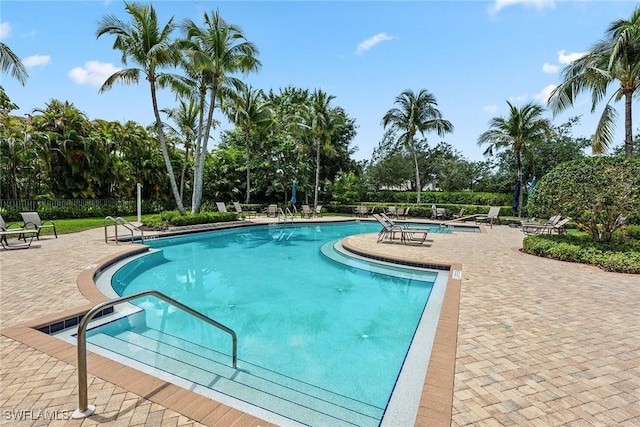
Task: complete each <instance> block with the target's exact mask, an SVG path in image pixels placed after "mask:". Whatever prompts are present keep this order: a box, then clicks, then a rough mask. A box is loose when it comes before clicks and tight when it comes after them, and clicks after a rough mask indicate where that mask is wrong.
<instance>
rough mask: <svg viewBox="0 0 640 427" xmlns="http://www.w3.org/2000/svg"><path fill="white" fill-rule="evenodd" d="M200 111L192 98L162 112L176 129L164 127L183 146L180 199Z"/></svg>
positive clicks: (182, 193) (182, 195)
mask: <svg viewBox="0 0 640 427" xmlns="http://www.w3.org/2000/svg"><path fill="white" fill-rule="evenodd" d="M200 111H202V109H201V108H200V107H199V106H198V105H197V103H196V101H194V100H193V98H188V99H184V98H181V99H180V100H179V105H178V107H177V108H167V109H163V110H162V112H163V113H165V114H166V115H167V117H168V118H170V119H172V120H173V121H174V123H175V125H176V128H173V127H171V126H169V125H166V126H167V127H168V128H169V129H170V131H171V132H173V133H174V134H175V135H177V136H178V138H180V140H181V141H182V145H184V163H183V165H182V172H181V173H180V198H182V197H184V182H185V176H186V173H187V165H188V164H189V153H190V150H191V147H192V146H193V143H194V141H195V140H196V137H197V135H198V116H199V113H200Z"/></svg>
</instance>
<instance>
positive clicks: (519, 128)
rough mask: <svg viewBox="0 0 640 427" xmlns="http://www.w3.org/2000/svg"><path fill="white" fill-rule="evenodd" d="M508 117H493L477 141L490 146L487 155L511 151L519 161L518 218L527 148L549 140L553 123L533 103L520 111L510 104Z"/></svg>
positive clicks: (539, 107)
mask: <svg viewBox="0 0 640 427" xmlns="http://www.w3.org/2000/svg"><path fill="white" fill-rule="evenodd" d="M507 105H509V117H507V118H504V117H494V118H493V119H491V121H490V122H489V123H490V125H489V127H490V129H489V130H488V131H486V132H483V133H482V135H480V137H478V145H484V144H489V145H488V147H487V149H486V150H485V151H484V154H485V155H490V156H492V155H493V153H494V152H495V151H497V150H500V149H502V148H510V149H511V150H512V151H513V154H514V156H515V158H516V167H517V169H518V183H519V184H518V185H519V187H518V192H519V199H518V216H521V214H522V154H523V153H526V152H528V147H529V146H530V145H531V144H535V143H536V142H538V141H541V140H543V139H544V138H546V137H548V136H549V134H550V132H551V123H550V122H549V120H548V119H544V118H542V117H541V116H542V113H543V112H544V108H542V107H541V106H540V105H537V104H534V103H528V104H526V105H524V106H523V107H522V108H518V107H516V106H514V105H512V104H511V103H510V102H509V101H507Z"/></svg>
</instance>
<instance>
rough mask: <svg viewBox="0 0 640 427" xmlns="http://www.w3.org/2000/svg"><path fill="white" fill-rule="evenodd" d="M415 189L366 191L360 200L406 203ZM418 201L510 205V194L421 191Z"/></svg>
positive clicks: (413, 201) (410, 199)
mask: <svg viewBox="0 0 640 427" xmlns="http://www.w3.org/2000/svg"><path fill="white" fill-rule="evenodd" d="M416 197H417V193H416V192H415V191H391V190H380V191H373V190H369V191H366V192H365V193H364V195H363V199H362V202H373V203H404V204H407V205H411V204H415V203H416ZM420 203H424V204H429V205H431V204H434V203H435V204H438V205H439V204H457V205H480V206H511V204H512V203H513V195H512V194H502V193H476V192H472V191H453V192H448V191H423V192H421V193H420Z"/></svg>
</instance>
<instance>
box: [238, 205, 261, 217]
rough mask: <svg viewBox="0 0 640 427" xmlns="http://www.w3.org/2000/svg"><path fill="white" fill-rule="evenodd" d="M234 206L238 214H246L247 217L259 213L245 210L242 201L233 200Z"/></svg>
mask: <svg viewBox="0 0 640 427" xmlns="http://www.w3.org/2000/svg"><path fill="white" fill-rule="evenodd" d="M233 207H234V209H235V210H236V213H237V214H238V215H246V216H247V218H251V217H255V216H256V215H257V214H258V213H257V212H256V211H243V210H242V206H240V202H233Z"/></svg>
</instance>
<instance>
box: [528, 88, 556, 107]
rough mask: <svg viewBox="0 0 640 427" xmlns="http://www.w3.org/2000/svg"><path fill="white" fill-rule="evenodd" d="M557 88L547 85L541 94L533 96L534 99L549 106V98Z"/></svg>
mask: <svg viewBox="0 0 640 427" xmlns="http://www.w3.org/2000/svg"><path fill="white" fill-rule="evenodd" d="M556 87H557V85H547V86H545V87H544V88H543V89H542V90H541V91H540V92H538V93H536V94H535V95H533V99H535V100H537V101H540V102H542V103H543V104H545V105H546V104H547V102H548V101H549V96H551V92H553V90H554V89H555V88H556Z"/></svg>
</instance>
